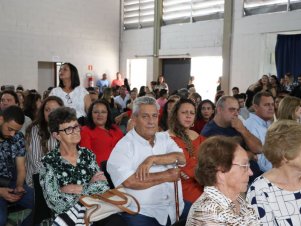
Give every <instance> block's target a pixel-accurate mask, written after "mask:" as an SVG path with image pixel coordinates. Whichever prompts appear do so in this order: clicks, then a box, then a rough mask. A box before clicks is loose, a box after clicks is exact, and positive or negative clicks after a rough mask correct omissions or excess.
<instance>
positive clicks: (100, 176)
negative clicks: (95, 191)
mask: <svg viewBox="0 0 301 226" xmlns="http://www.w3.org/2000/svg"><path fill="white" fill-rule="evenodd" d="M101 180H107V178H106V177H105V175H104V174H103V172H102V171H101V172H97V173H95V174H94V176H93V177H92V179H91V180H90V183H94V182H96V181H101Z"/></svg>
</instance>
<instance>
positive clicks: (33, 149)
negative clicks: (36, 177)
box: [26, 125, 57, 187]
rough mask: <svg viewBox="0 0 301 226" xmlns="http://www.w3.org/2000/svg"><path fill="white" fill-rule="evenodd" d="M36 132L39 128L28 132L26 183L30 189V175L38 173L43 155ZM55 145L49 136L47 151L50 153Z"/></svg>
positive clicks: (34, 127) (54, 140)
mask: <svg viewBox="0 0 301 226" xmlns="http://www.w3.org/2000/svg"><path fill="white" fill-rule="evenodd" d="M38 132H39V126H38V125H35V126H33V127H32V129H31V131H30V133H31V134H30V137H31V139H30V144H29V145H28V150H26V183H27V185H28V186H30V187H33V183H32V175H33V174H36V173H39V170H40V168H41V166H42V163H41V160H42V158H43V156H44V155H45V154H44V153H43V150H42V146H41V137H40V135H39V134H38ZM56 145H57V141H56V139H55V138H54V137H52V136H50V139H49V140H48V143H47V147H48V150H49V151H51V150H52V149H54V148H55V146H56Z"/></svg>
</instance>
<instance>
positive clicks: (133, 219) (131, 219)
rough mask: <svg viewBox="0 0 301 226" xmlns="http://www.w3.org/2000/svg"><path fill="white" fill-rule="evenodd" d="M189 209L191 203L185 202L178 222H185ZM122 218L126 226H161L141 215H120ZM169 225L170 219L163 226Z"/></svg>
mask: <svg viewBox="0 0 301 226" xmlns="http://www.w3.org/2000/svg"><path fill="white" fill-rule="evenodd" d="M190 207H191V203H189V202H186V201H185V206H184V209H183V212H182V215H181V216H180V221H182V220H183V221H186V218H187V216H188V213H189V210H190ZM122 217H123V218H124V220H125V221H126V223H127V225H128V226H162V225H161V224H159V222H158V221H157V220H156V218H153V217H148V216H145V215H142V214H137V215H130V214H127V213H122ZM170 225H171V221H170V218H169V217H168V220H167V224H166V225H165V226H170Z"/></svg>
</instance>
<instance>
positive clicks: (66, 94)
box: [49, 63, 91, 125]
mask: <svg viewBox="0 0 301 226" xmlns="http://www.w3.org/2000/svg"><path fill="white" fill-rule="evenodd" d="M59 79H60V83H59V87H56V88H53V89H52V90H51V92H50V94H49V96H58V97H60V98H61V99H62V100H63V101H64V105H65V106H67V107H71V108H74V109H75V110H76V117H77V118H78V121H79V123H80V124H81V125H84V124H85V120H84V118H85V116H86V111H87V110H88V108H89V106H90V105H91V98H90V95H89V92H88V91H87V90H86V89H85V88H84V87H82V86H80V79H79V75H78V70H77V68H76V67H75V66H74V65H73V64H71V63H63V64H62V66H61V68H60V71H59Z"/></svg>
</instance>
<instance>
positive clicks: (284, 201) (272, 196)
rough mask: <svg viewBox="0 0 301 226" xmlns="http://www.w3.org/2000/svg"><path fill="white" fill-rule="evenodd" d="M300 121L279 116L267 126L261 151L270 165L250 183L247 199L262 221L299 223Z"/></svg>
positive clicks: (287, 223) (268, 222) (269, 223)
mask: <svg viewBox="0 0 301 226" xmlns="http://www.w3.org/2000/svg"><path fill="white" fill-rule="evenodd" d="M300 137H301V125H300V123H298V122H296V121H294V120H279V121H278V122H275V123H273V124H272V125H271V126H270V128H269V129H268V132H267V135H266V138H265V143H264V145H263V153H264V155H265V156H266V158H267V159H268V160H269V161H270V162H271V163H272V165H273V168H272V169H271V170H270V171H268V172H266V173H264V174H263V175H262V176H260V177H258V178H257V179H256V180H255V181H254V182H253V183H252V184H251V186H250V188H249V190H248V194H247V199H248V200H249V202H250V203H251V204H252V205H253V206H254V207H255V210H256V212H257V214H258V216H259V217H260V221H261V222H262V223H263V225H264V226H265V225H300V222H301V213H300V208H301V139H300Z"/></svg>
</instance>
